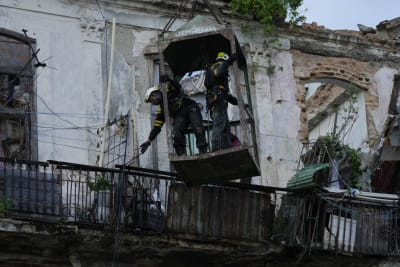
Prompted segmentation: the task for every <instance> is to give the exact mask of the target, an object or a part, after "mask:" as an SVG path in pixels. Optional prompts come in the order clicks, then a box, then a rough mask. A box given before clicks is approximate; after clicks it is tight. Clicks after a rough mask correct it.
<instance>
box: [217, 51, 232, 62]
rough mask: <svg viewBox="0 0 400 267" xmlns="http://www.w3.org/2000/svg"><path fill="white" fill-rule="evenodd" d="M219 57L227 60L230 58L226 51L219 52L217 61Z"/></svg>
mask: <svg viewBox="0 0 400 267" xmlns="http://www.w3.org/2000/svg"><path fill="white" fill-rule="evenodd" d="M218 59H222V60H225V61H227V60H229V55H228V54H227V53H225V52H218V54H217V58H216V59H215V60H216V61H217V60H218Z"/></svg>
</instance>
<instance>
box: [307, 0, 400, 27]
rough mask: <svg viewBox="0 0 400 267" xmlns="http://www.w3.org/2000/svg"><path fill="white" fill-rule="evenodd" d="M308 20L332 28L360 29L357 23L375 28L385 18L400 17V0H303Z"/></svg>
mask: <svg viewBox="0 0 400 267" xmlns="http://www.w3.org/2000/svg"><path fill="white" fill-rule="evenodd" d="M305 9H307V10H306V11H305V12H304V15H305V16H306V17H307V20H306V22H307V23H311V22H313V21H315V22H317V24H318V25H321V26H325V27H326V28H328V29H332V30H343V29H348V30H358V27H357V24H363V25H365V26H369V27H373V28H375V27H376V25H378V24H379V22H381V21H383V20H391V19H394V18H397V17H400V0H303V5H302V7H301V8H300V10H302V11H304V10H305Z"/></svg>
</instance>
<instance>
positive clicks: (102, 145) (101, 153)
mask: <svg viewBox="0 0 400 267" xmlns="http://www.w3.org/2000/svg"><path fill="white" fill-rule="evenodd" d="M114 43H115V18H113V19H112V30H111V55H110V68H109V72H108V84H107V96H106V111H105V114H104V128H103V129H104V130H105V127H106V125H107V123H108V113H109V110H110V95H111V83H112V73H113V63H114ZM105 137H106V135H105V131H103V136H102V137H101V149H100V159H99V162H98V164H99V167H103V158H104V145H105Z"/></svg>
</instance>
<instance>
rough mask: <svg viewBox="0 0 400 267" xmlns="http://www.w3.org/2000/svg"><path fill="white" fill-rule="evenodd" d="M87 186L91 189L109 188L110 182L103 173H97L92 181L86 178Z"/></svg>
mask: <svg viewBox="0 0 400 267" xmlns="http://www.w3.org/2000/svg"><path fill="white" fill-rule="evenodd" d="M87 183H88V187H89V189H90V190H91V191H96V192H97V191H100V190H109V189H111V182H110V181H109V180H107V179H106V178H105V177H104V176H103V175H101V174H97V175H96V179H94V181H91V180H89V179H88V180H87Z"/></svg>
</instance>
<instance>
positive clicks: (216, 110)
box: [211, 97, 232, 151]
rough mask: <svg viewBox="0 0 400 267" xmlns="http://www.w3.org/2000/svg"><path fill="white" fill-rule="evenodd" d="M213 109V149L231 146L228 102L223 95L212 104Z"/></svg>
mask: <svg viewBox="0 0 400 267" xmlns="http://www.w3.org/2000/svg"><path fill="white" fill-rule="evenodd" d="M211 110H212V113H211V118H212V119H213V129H212V135H211V144H212V151H217V150H221V149H227V148H231V147H232V142H231V137H230V132H231V128H230V126H229V118H228V102H227V101H226V100H225V99H224V98H223V97H219V98H218V99H217V101H215V102H214V103H213V105H212V106H211Z"/></svg>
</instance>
